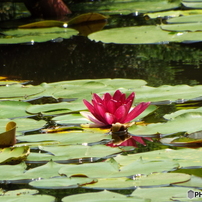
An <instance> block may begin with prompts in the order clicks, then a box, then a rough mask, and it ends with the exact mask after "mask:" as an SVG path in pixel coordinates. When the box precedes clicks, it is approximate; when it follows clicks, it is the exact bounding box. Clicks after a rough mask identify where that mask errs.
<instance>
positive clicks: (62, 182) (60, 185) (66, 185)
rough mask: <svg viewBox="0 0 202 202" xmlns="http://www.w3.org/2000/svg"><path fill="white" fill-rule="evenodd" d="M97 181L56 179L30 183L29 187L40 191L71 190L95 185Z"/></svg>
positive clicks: (77, 178)
mask: <svg viewBox="0 0 202 202" xmlns="http://www.w3.org/2000/svg"><path fill="white" fill-rule="evenodd" d="M96 181H97V180H96V179H91V178H87V177H71V178H67V177H55V178H51V179H43V180H37V181H33V182H30V183H29V185H31V186H33V187H36V188H38V189H71V188H77V187H80V186H82V185H85V184H91V183H95V182H96Z"/></svg>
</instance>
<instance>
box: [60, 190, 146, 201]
mask: <svg viewBox="0 0 202 202" xmlns="http://www.w3.org/2000/svg"><path fill="white" fill-rule="evenodd" d="M74 201H83V202H84V201H88V202H104V201H109V202H110V201H118V202H119V201H124V202H130V201H137V202H148V201H147V200H145V199H141V198H137V197H127V196H125V195H122V194H118V193H114V192H110V191H107V190H104V191H101V192H95V193H85V194H76V195H72V196H66V197H64V198H63V199H62V202H74Z"/></svg>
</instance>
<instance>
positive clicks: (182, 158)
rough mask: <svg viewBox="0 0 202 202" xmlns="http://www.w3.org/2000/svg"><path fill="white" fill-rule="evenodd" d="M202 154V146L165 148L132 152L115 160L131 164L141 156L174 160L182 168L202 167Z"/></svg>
mask: <svg viewBox="0 0 202 202" xmlns="http://www.w3.org/2000/svg"><path fill="white" fill-rule="evenodd" d="M201 154H202V148H199V149H188V148H187V149H180V150H172V149H164V150H157V151H150V152H145V153H139V154H130V155H127V156H122V155H118V156H117V157H115V160H116V161H117V162H119V163H120V164H121V165H123V166H127V165H129V164H131V162H133V161H137V160H138V159H139V158H141V159H143V160H150V161H152V160H153V161H157V160H165V161H166V160H174V161H175V162H176V163H178V164H179V165H180V167H181V168H186V167H193V166H194V167H195V166H196V167H201V166H202V160H200V158H199V157H200V156H201Z"/></svg>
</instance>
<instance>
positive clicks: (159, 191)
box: [131, 187, 200, 202]
mask: <svg viewBox="0 0 202 202" xmlns="http://www.w3.org/2000/svg"><path fill="white" fill-rule="evenodd" d="M189 190H190V188H183V187H157V188H137V189H136V190H135V191H134V192H133V193H132V194H131V196H136V197H141V198H145V199H146V198H147V199H151V202H162V201H174V200H176V199H177V200H180V201H192V200H194V201H195V200H196V201H198V199H197V198H195V199H191V200H189V199H188V191H189ZM193 191H200V190H197V189H193Z"/></svg>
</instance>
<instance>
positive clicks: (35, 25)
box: [18, 20, 67, 29]
mask: <svg viewBox="0 0 202 202" xmlns="http://www.w3.org/2000/svg"><path fill="white" fill-rule="evenodd" d="M64 24H67V23H65V22H62V21H57V20H44V21H38V22H32V23H29V24H25V25H20V26H19V27H18V28H20V29H29V28H44V27H64Z"/></svg>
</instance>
